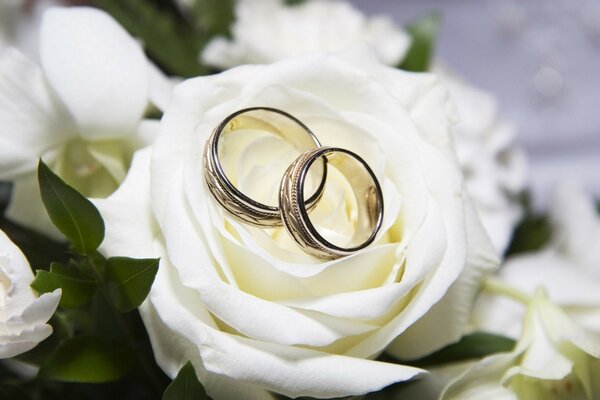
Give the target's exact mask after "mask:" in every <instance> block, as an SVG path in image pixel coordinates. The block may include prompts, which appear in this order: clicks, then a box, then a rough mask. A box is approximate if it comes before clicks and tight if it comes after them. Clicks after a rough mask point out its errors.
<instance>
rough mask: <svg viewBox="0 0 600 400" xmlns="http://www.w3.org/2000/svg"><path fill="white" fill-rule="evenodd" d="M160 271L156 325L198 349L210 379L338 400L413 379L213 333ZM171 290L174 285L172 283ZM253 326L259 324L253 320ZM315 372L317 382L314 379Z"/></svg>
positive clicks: (396, 370)
mask: <svg viewBox="0 0 600 400" xmlns="http://www.w3.org/2000/svg"><path fill="white" fill-rule="evenodd" d="M165 274H168V271H167V268H162V269H161V270H159V273H158V276H157V284H155V288H154V289H153V291H152V293H151V298H150V301H151V303H152V304H153V305H154V306H155V307H156V311H157V313H158V315H159V317H160V319H161V320H162V321H163V323H165V324H166V325H167V326H168V327H169V328H170V329H173V330H175V331H177V332H179V333H180V334H181V335H182V336H184V337H185V338H186V339H187V340H189V341H190V342H191V343H194V344H196V345H197V347H198V351H199V352H200V356H201V358H202V363H203V365H204V367H205V368H206V369H207V370H208V371H211V372H213V373H217V374H220V375H226V376H228V377H231V378H234V379H237V380H241V381H243V382H248V383H252V384H255V385H258V386H260V387H264V388H266V389H269V390H274V391H277V392H279V393H282V394H284V395H287V396H291V397H296V396H301V395H303V396H307V395H308V396H316V397H341V396H347V395H357V394H364V393H367V392H370V391H374V390H378V389H381V388H382V387H384V386H387V385H389V384H391V383H394V382H397V381H402V380H407V379H411V378H413V377H414V376H416V375H418V374H419V373H421V372H422V370H419V369H417V368H412V367H406V366H402V365H396V364H387V363H381V362H376V361H369V360H362V359H355V358H350V357H344V356H339V355H332V354H328V353H323V352H319V351H315V350H309V349H305V348H298V347H293V346H285V345H280V344H276V343H267V342H261V341H257V340H252V339H247V338H243V337H240V336H238V335H230V334H227V333H223V332H221V331H218V330H215V329H213V328H211V327H210V326H209V325H206V324H205V323H203V322H202V320H201V319H199V318H197V317H196V316H194V315H191V314H190V312H189V311H188V309H187V308H186V307H181V304H179V303H178V302H177V301H176V299H177V297H178V296H177V295H175V293H173V290H177V289H176V287H173V286H169V285H168V284H167V280H166V279H164V278H163V276H164V275H165ZM171 283H172V284H175V282H171ZM255 323H257V324H259V323H260V322H259V321H257V320H255ZM315 371H319V372H318V376H316V375H315V373H314V372H315Z"/></svg>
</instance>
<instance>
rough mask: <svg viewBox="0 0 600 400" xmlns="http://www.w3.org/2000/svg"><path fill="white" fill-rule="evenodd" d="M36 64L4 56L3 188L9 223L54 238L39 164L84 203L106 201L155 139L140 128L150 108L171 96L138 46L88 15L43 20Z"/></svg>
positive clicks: (0, 82) (52, 14)
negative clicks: (136, 155) (9, 185)
mask: <svg viewBox="0 0 600 400" xmlns="http://www.w3.org/2000/svg"><path fill="white" fill-rule="evenodd" d="M40 59H41V68H40V67H39V66H37V65H36V64H34V63H33V62H31V61H29V60H27V59H26V58H25V57H24V56H22V55H21V54H20V53H19V52H18V51H17V50H14V49H6V50H5V51H3V52H2V53H0V179H1V180H7V181H13V182H14V189H13V195H12V199H11V203H10V205H9V207H8V209H7V216H8V217H9V218H10V219H13V220H14V221H16V222H18V223H20V224H22V225H24V226H27V227H31V228H34V229H37V230H40V231H42V232H45V233H47V234H50V235H54V236H56V235H58V231H57V230H56V229H55V228H54V227H53V226H52V224H51V222H50V220H49V218H48V217H47V215H46V213H45V210H44V207H43V205H42V202H41V198H40V194H39V188H38V185H37V178H36V174H35V171H36V168H37V163H38V159H39V158H40V157H42V158H43V159H44V161H45V162H46V163H48V164H49V165H50V166H51V168H52V169H53V170H54V171H55V172H57V173H58V174H59V175H60V176H61V177H62V178H63V179H65V180H66V181H67V182H68V183H70V184H71V185H73V186H75V187H76V188H77V189H78V190H80V191H81V192H82V193H84V194H85V195H88V196H95V197H102V196H107V195H109V194H110V193H112V192H113V191H114V190H115V189H116V188H117V187H118V185H119V183H120V182H121V181H122V180H123V179H124V178H125V175H126V173H127V169H128V167H129V162H130V159H131V155H132V153H133V151H134V150H135V149H136V148H139V147H141V146H142V145H144V144H146V143H147V142H149V141H150V139H151V137H152V136H153V135H154V131H156V132H157V131H158V122H151V121H149V120H148V121H145V120H143V119H142V118H143V115H144V112H145V111H146V108H147V107H148V105H149V101H150V99H152V101H153V102H154V103H155V104H157V105H160V106H164V104H165V103H166V101H168V96H169V93H168V91H169V88H168V83H165V82H164V81H163V79H164V78H162V77H161V76H160V74H159V72H158V71H157V70H156V68H155V67H153V66H151V65H150V64H149V62H148V60H147V59H146V57H145V56H144V53H143V52H142V50H141V48H140V46H139V44H138V43H137V42H136V41H135V40H134V39H133V38H131V37H130V36H129V35H128V34H127V33H126V32H125V30H124V29H123V28H122V27H120V26H119V25H118V24H117V23H116V22H115V21H114V20H113V19H112V18H111V17H110V16H109V15H108V14H106V13H104V12H102V11H99V10H96V9H92V8H84V7H81V8H53V9H50V10H48V11H47V12H46V13H45V14H44V18H43V22H42V26H41V35H40Z"/></svg>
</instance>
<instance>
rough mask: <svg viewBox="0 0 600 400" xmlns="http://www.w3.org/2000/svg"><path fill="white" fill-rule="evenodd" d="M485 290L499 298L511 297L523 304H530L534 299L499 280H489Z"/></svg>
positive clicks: (484, 286) (484, 285)
mask: <svg viewBox="0 0 600 400" xmlns="http://www.w3.org/2000/svg"><path fill="white" fill-rule="evenodd" d="M483 290H485V291H486V292H488V293H492V294H496V295H499V296H504V297H509V298H511V299H513V300H516V301H518V302H519V303H522V304H528V303H529V302H530V301H531V300H532V299H533V296H531V295H529V294H527V293H525V292H522V291H521V290H519V289H517V288H515V287H514V286H510V285H509V284H508V283H506V282H504V281H501V280H499V279H497V278H488V279H487V280H486V281H485V282H484V284H483Z"/></svg>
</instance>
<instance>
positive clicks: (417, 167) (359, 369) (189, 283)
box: [96, 53, 497, 399]
mask: <svg viewBox="0 0 600 400" xmlns="http://www.w3.org/2000/svg"><path fill="white" fill-rule="evenodd" d="M252 106H265V107H275V108H279V109H281V110H284V111H286V112H288V113H290V114H292V115H294V116H295V117H297V118H298V119H300V120H301V121H302V122H304V123H305V124H306V125H307V126H308V127H309V128H310V129H311V130H312V131H313V132H314V133H315V135H316V136H317V137H318V138H319V139H320V141H321V143H322V144H323V145H329V146H339V147H344V148H346V149H348V150H351V151H353V152H356V153H357V154H358V155H360V156H361V157H362V158H364V159H365V160H366V162H367V163H368V164H369V165H370V166H371V168H372V169H373V171H374V173H375V175H376V176H377V178H378V180H379V182H380V183H381V186H382V190H383V194H384V199H385V215H384V220H383V227H382V229H381V231H380V233H379V235H378V237H377V240H376V241H375V243H373V244H372V245H371V246H369V247H368V248H366V249H364V250H361V251H358V252H356V253H354V254H352V255H350V256H347V257H343V258H340V259H337V260H333V261H324V260H321V259H316V258H313V257H311V256H309V255H308V254H306V253H304V252H303V251H302V250H301V249H300V248H299V247H298V246H296V245H295V243H294V242H293V241H292V240H291V239H290V237H289V236H288V234H287V233H286V231H285V230H284V229H283V228H277V229H259V228H255V227H251V226H248V225H244V224H241V223H239V222H238V221H237V220H235V219H232V218H231V217H230V216H229V215H228V214H226V213H225V212H224V211H223V210H222V209H221V208H220V207H219V206H218V204H217V203H216V202H215V201H214V199H213V198H212V197H211V195H210V193H209V192H208V191H207V188H206V187H205V183H204V177H203V164H202V153H203V148H204V144H205V142H206V140H207V138H208V136H209V135H210V134H211V132H212V131H213V129H214V128H215V127H216V126H217V125H218V124H219V123H220V122H221V121H222V120H223V119H224V118H226V117H227V116H228V115H230V114H231V113H233V112H235V111H237V110H240V109H242V108H246V107H252ZM453 110H454V109H453V107H452V104H451V103H450V102H449V97H448V94H447V92H446V90H445V89H444V87H443V86H442V85H441V84H440V83H439V82H438V79H437V78H436V77H435V76H434V75H431V74H415V73H407V72H404V71H400V70H396V69H393V68H388V67H384V66H382V65H381V64H379V63H377V62H375V61H374V60H371V59H369V58H368V56H367V54H359V55H356V54H355V55H349V54H344V55H334V54H329V53H317V54H312V55H305V56H302V57H298V58H292V59H289V60H285V61H281V62H278V63H274V64H271V65H266V66H243V67H239V68H234V69H231V70H228V71H226V72H223V73H221V74H218V75H214V76H209V77H200V78H196V79H190V80H187V81H184V82H183V83H181V84H180V85H178V86H177V87H176V88H175V91H174V93H173V96H172V101H171V103H170V105H169V107H168V108H167V110H166V112H165V114H164V117H163V119H162V122H161V132H160V134H159V137H158V138H157V141H156V142H155V144H154V145H153V147H152V148H148V149H145V150H143V151H138V152H137V153H136V155H135V157H134V160H133V163H132V167H131V170H130V172H129V174H128V176H127V178H126V180H125V181H124V183H123V184H122V186H121V187H120V188H119V189H118V190H117V191H116V192H115V193H114V194H113V195H112V196H111V197H109V198H108V199H106V200H97V201H96V204H97V205H98V207H99V209H100V211H101V213H102V215H103V217H104V218H105V222H106V239H105V242H104V243H103V245H102V247H101V250H102V252H104V253H105V254H106V255H121V256H123V255H125V256H134V257H149V256H154V257H160V258H161V261H160V268H159V272H158V274H157V276H156V280H155V281H154V284H153V287H152V290H151V292H150V295H149V297H148V299H147V300H146V302H145V303H144V304H143V305H142V307H141V313H142V317H143V319H144V322H145V325H146V328H147V330H148V333H149V336H150V339H151V342H152V345H153V348H154V352H155V356H156V359H157V362H158V363H159V365H160V366H161V367H162V368H163V369H164V371H165V372H166V373H167V374H168V375H169V376H171V377H174V376H175V375H176V374H177V372H178V370H179V368H180V367H181V366H183V365H184V364H185V362H186V361H187V360H191V361H192V363H193V364H194V366H195V368H196V371H197V372H198V375H199V378H200V380H201V381H202V382H203V384H204V385H205V386H206V388H207V391H208V393H209V394H210V395H211V396H212V397H214V398H215V399H230V398H244V399H268V398H271V397H270V396H271V395H270V394H269V392H271V391H272V392H277V393H281V394H284V395H287V396H290V397H297V396H313V397H321V398H328V397H340V396H347V395H358V394H363V393H367V392H371V391H375V390H379V389H381V388H382V387H384V386H387V385H389V384H391V383H394V382H398V381H404V380H407V379H411V378H413V377H415V376H417V375H418V374H419V373H420V372H421V370H419V369H416V368H412V367H408V366H403V365H398V364H392V363H384V362H378V361H373V360H372V359H374V358H376V357H377V356H378V355H379V354H380V353H381V352H383V351H384V350H385V349H386V348H388V349H389V350H390V351H391V352H392V353H393V354H395V355H397V356H399V357H402V358H405V359H406V358H417V357H420V356H422V355H425V354H427V353H430V352H432V351H434V350H436V349H438V348H440V347H441V346H444V345H446V344H448V343H450V342H453V341H456V340H458V338H460V336H461V334H462V332H463V328H464V324H465V323H466V321H467V319H468V317H469V313H470V308H471V305H472V301H473V298H474V296H475V294H476V291H477V290H478V289H479V287H480V284H481V280H482V279H483V277H484V276H485V275H486V274H487V273H488V272H489V271H491V270H493V269H494V268H495V267H496V265H497V260H496V256H495V251H494V250H493V247H492V246H491V243H489V241H488V240H487V236H486V235H485V234H484V232H483V228H482V227H481V224H480V222H479V220H478V217H477V215H476V213H475V212H474V210H473V207H472V206H471V204H470V201H469V199H468V196H467V195H466V194H465V192H464V189H463V187H464V183H463V180H462V174H461V171H460V167H459V166H458V163H457V160H456V154H455V152H454V149H453V146H452V140H451V138H450V131H451V126H452V121H453V120H454V113H453ZM222 146H223V147H222V149H221V150H222V151H221V154H222V158H221V160H222V162H223V164H224V168H225V170H226V171H227V174H228V176H229V177H230V178H231V179H232V182H233V183H234V184H235V185H236V186H237V187H238V188H240V189H241V190H242V191H244V192H245V193H247V194H248V195H250V196H252V197H253V198H255V199H256V200H259V201H263V202H267V203H269V204H276V198H277V194H278V188H279V183H280V180H281V176H282V174H283V171H284V170H285V168H286V167H287V166H288V165H289V164H290V162H291V161H292V160H294V159H295V157H297V156H298V152H297V151H296V150H295V149H294V148H293V147H292V146H291V145H290V144H289V143H287V142H285V141H283V140H282V139H280V138H278V137H276V136H274V135H271V134H268V133H267V132H264V131H261V130H258V129H239V130H237V131H234V132H233V133H231V134H229V135H227V136H225V137H224V138H223V143H222ZM311 219H312V221H313V223H314V224H315V225H316V226H317V229H319V230H320V231H321V232H325V233H324V234H326V235H328V237H330V238H333V239H334V240H336V242H338V243H339V242H340V241H342V242H343V240H344V238H348V237H350V236H352V233H353V232H354V229H355V227H356V224H357V221H356V201H355V199H354V196H353V191H352V188H351V187H349V185H348V183H347V181H346V180H345V179H344V178H343V177H342V176H341V174H340V173H339V172H338V171H336V169H335V168H334V167H333V166H331V168H330V169H329V172H328V178H327V185H326V189H325V193H324V194H323V198H322V200H321V201H320V202H319V204H318V206H317V208H316V209H315V210H314V211H313V212H312V213H311Z"/></svg>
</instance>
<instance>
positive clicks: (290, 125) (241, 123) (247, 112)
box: [204, 107, 327, 228]
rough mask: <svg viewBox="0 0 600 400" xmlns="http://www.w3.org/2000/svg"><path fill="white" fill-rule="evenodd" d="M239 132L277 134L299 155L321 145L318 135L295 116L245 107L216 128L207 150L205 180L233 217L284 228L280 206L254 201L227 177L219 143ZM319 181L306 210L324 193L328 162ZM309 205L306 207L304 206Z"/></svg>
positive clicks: (259, 224) (205, 150) (260, 224)
mask: <svg viewBox="0 0 600 400" xmlns="http://www.w3.org/2000/svg"><path fill="white" fill-rule="evenodd" d="M240 129H257V130H261V131H266V132H270V133H272V134H275V135H277V136H279V137H281V138H283V139H285V140H286V141H288V142H289V143H291V144H292V145H293V146H294V147H295V148H296V149H297V150H298V151H299V152H300V153H301V152H303V151H306V150H310V149H314V148H318V147H320V146H321V144H320V143H319V140H318V139H317V138H316V136H315V135H314V134H313V133H312V132H311V131H310V129H308V127H307V126H306V125H304V124H303V123H302V122H300V121H299V120H298V119H296V118H295V117H294V116H292V115H290V114H288V113H286V112H284V111H281V110H278V109H275V108H269V107H252V108H245V109H242V110H239V111H236V112H235V113H233V114H231V115H229V116H228V117H227V118H225V119H224V120H223V122H221V123H220V124H219V126H217V127H216V128H215V130H214V131H213V133H212V134H211V136H210V137H209V139H208V141H207V143H206V145H205V147H204V178H205V180H206V183H207V186H208V189H209V191H210V193H211V194H212V195H213V197H214V198H215V200H216V201H217V202H218V203H219V204H220V205H221V206H222V207H223V208H224V209H225V210H226V211H227V212H229V214H231V215H232V216H233V217H235V218H237V219H238V220H240V221H242V222H245V223H247V224H250V225H254V226H258V227H263V228H272V227H277V226H281V225H282V221H281V213H280V210H279V207H276V206H270V205H266V204H263V203H260V202H258V201H256V200H254V199H251V198H250V197H248V196H247V195H245V194H244V193H242V192H241V191H240V190H238V189H237V188H236V187H235V185H234V184H233V183H232V182H231V181H230V180H229V178H227V176H226V174H225V172H224V171H223V167H222V165H221V163H220V161H219V143H220V142H219V140H220V138H221V137H222V136H223V135H225V134H227V133H230V132H233V131H236V130H240ZM317 174H320V181H318V182H320V183H319V184H318V186H317V188H316V190H315V191H314V193H312V194H311V195H310V197H308V198H307V199H306V202H305V201H304V197H300V198H299V201H300V202H301V203H302V205H303V206H304V207H306V209H311V208H312V207H314V206H315V205H316V204H317V202H318V201H319V198H320V197H321V195H322V194H323V189H324V187H325V180H326V177H327V162H326V161H325V160H323V162H322V164H321V165H320V166H318V170H317ZM305 203H306V204H305Z"/></svg>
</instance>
